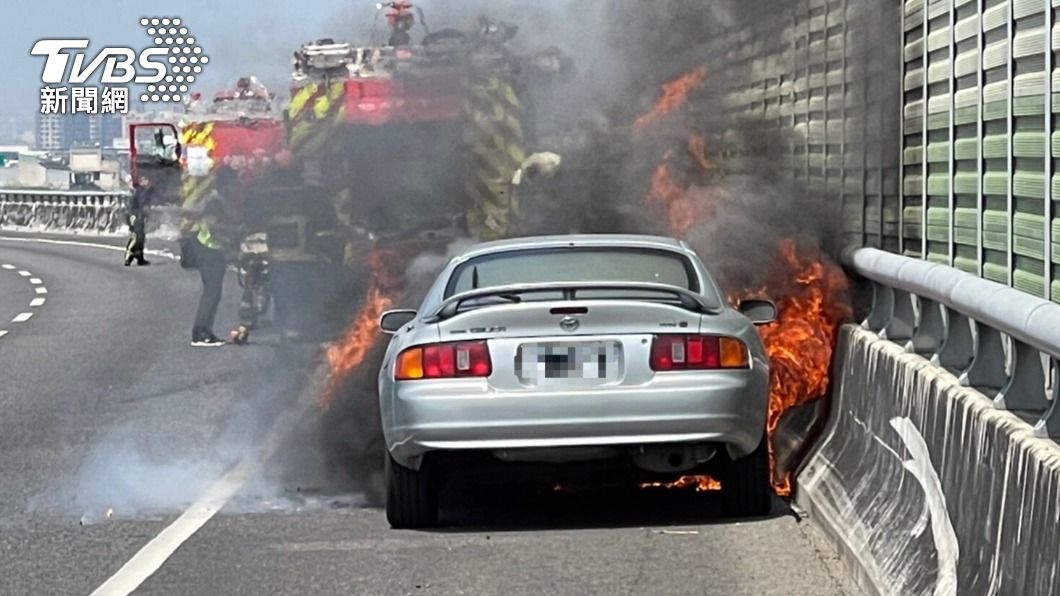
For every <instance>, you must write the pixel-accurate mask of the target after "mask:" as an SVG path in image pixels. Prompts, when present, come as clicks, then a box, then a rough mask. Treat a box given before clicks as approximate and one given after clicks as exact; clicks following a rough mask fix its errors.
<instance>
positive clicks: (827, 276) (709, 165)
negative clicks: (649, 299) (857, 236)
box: [634, 69, 849, 495]
mask: <svg viewBox="0 0 1060 596" xmlns="http://www.w3.org/2000/svg"><path fill="white" fill-rule="evenodd" d="M705 76H706V71H705V70H704V69H697V70H694V71H692V72H690V73H688V74H686V75H684V76H683V77H681V78H679V79H677V80H675V81H671V82H669V83H666V84H665V85H664V86H663V97H662V99H660V100H659V102H658V104H656V107H655V109H654V110H652V111H651V112H649V113H648V114H645V115H644V116H641V117H640V118H638V119H637V121H636V123H635V124H634V133H637V132H639V131H640V130H641V129H643V128H644V127H645V126H648V125H651V124H653V123H654V122H656V121H658V120H659V119H660V118H661V117H662V116H663V115H665V114H667V113H669V112H672V111H673V110H676V109H678V108H680V107H681V106H682V105H684V103H685V102H686V101H687V98H688V94H689V92H690V91H691V90H692V89H694V88H695V87H696V86H698V85H700V84H702V82H703V80H704V78H705ZM683 149H685V151H682V152H680V153H675V150H674V149H670V150H668V151H666V152H665V153H664V155H663V157H662V160H661V161H660V162H659V165H658V166H657V167H656V168H655V170H654V172H653V173H652V176H651V181H650V182H651V184H650V187H649V188H648V191H647V193H646V194H645V196H644V203H645V206H646V207H648V208H649V209H660V210H661V211H662V212H663V213H665V221H666V223H667V224H668V228H669V232H670V233H671V234H673V235H675V236H678V237H684V236H686V235H687V233H688V232H689V231H690V230H691V229H692V228H693V227H694V226H695V225H696V224H697V223H698V222H701V221H704V220H705V219H707V218H710V217H711V216H712V215H713V213H714V211H715V209H717V208H719V205H721V204H722V203H723V202H724V201H726V200H727V199H729V198H730V197H729V193H728V192H727V191H726V189H725V187H724V186H723V185H721V184H718V181H719V176H720V173H719V169H718V168H717V165H716V163H715V162H714V161H713V160H712V159H711V157H710V155H709V154H708V151H707V140H706V137H705V136H704V135H702V134H699V133H696V132H693V133H691V134H690V135H688V137H687V139H686V141H685V146H684V147H683ZM776 250H777V259H776V265H775V267H774V270H773V271H772V272H771V273H770V274H768V276H766V277H765V278H764V279H765V283H764V285H763V287H760V288H756V289H754V290H748V291H744V292H742V293H741V296H734V297H733V302H734V303H735V302H738V301H739V298H740V297H743V298H749V297H754V296H769V297H771V298H774V299H775V300H776V301H777V307H778V311H779V314H778V319H777V321H776V322H774V323H772V324H771V325H768V326H765V327H762V328H761V329H760V334H761V337H762V341H763V343H764V344H765V347H766V352H767V355H768V356H769V359H770V362H771V379H770V381H771V383H770V387H771V389H770V396H769V414H768V429H767V430H768V433H769V437H770V442H769V446H770V455H771V458H770V462H771V472H772V479H773V486H774V488H775V490H776V492H777V493H778V494H780V495H788V494H790V492H791V479H790V477H789V472H788V471H787V470H778V469H777V464H776V460H777V458H776V454H774V453H773V445H774V443H773V440H772V437H773V434H774V432H775V431H776V428H777V424H778V423H779V421H780V419H781V417H782V416H783V415H784V413H785V412H786V411H788V410H790V409H791V408H794V407H797V406H800V405H803V404H806V403H808V402H811V401H814V400H816V399H819V398H821V397H823V396H824V395H825V394H826V393H827V391H828V381H829V379H828V374H829V366H830V363H831V359H832V349H833V346H834V344H835V338H836V331H837V329H838V327H839V325H840V324H841V323H842V321H843V320H844V319H845V318H847V317H848V316H849V305H848V303H847V300H846V277H845V275H844V274H843V272H842V270H840V269H839V268H838V267H837V266H836V265H834V264H831V263H830V262H829V261H828V260H827V259H826V258H825V257H824V256H823V255H821V254H820V253H819V252H817V251H816V250H808V249H806V248H803V249H802V250H800V247H799V246H798V245H797V243H796V241H795V240H794V239H790V238H789V239H784V240H781V241H779V243H778V245H777V246H776ZM679 480H680V479H679ZM658 485H659V486H669V485H666V484H658ZM673 486H674V487H677V486H680V483H678V484H676V485H673Z"/></svg>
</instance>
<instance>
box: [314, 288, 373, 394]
mask: <svg viewBox="0 0 1060 596" xmlns="http://www.w3.org/2000/svg"><path fill="white" fill-rule="evenodd" d="M390 304H391V301H390V299H389V298H387V297H386V296H384V295H383V292H382V291H381V290H380V289H379V287H378V286H377V285H372V287H371V288H369V289H368V294H367V296H366V297H365V300H364V305H363V306H362V307H361V310H360V311H359V312H358V313H357V316H356V317H354V319H353V323H352V324H351V325H350V326H349V327H348V328H347V329H346V332H345V333H344V334H343V336H342V338H340V339H339V341H337V342H335V343H332V344H330V345H329V346H328V347H327V348H326V349H325V351H324V356H325V358H326V359H327V363H328V380H327V387H326V389H325V391H324V393H322V394H321V396H320V399H319V401H318V402H317V405H318V406H319V407H320V408H321V409H327V408H328V407H329V406H330V405H331V402H332V401H333V400H334V399H335V394H336V392H337V391H338V388H339V384H340V383H341V382H342V380H343V379H345V378H346V376H347V375H349V374H350V372H351V371H353V370H354V369H356V368H357V367H358V366H360V365H361V363H362V362H364V359H365V357H367V356H368V352H369V351H370V350H371V348H372V345H373V344H374V343H375V341H376V339H378V334H377V330H378V325H379V317H381V316H382V315H383V312H384V311H385V310H386V309H388V308H390Z"/></svg>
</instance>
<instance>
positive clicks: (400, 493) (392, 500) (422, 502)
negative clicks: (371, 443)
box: [386, 454, 438, 529]
mask: <svg viewBox="0 0 1060 596" xmlns="http://www.w3.org/2000/svg"><path fill="white" fill-rule="evenodd" d="M386 483H387V488H386V519H387V521H388V522H390V527H391V528H394V529H403V528H430V527H433V526H436V525H437V524H438V482H437V479H436V478H435V477H434V475H433V474H431V472H430V469H429V468H427V467H426V462H424V466H423V467H421V469H420V470H410V469H409V468H406V467H405V466H402V465H401V464H399V463H397V462H396V461H394V458H393V457H391V456H390V454H387V456H386Z"/></svg>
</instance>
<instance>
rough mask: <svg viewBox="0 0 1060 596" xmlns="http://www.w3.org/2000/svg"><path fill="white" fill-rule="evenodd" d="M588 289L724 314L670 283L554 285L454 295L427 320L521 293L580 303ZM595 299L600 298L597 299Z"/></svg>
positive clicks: (514, 286)
mask: <svg viewBox="0 0 1060 596" xmlns="http://www.w3.org/2000/svg"><path fill="white" fill-rule="evenodd" d="M586 290H635V291H642V292H659V293H663V294H670V295H671V296H675V297H676V298H677V299H678V300H679V301H680V302H681V308H684V309H685V310H690V311H693V312H699V313H705V314H718V313H719V312H721V310H722V307H721V306H720V305H716V304H711V303H710V302H709V301H708V300H707V298H706V297H704V296H702V295H700V294H697V293H695V292H693V291H692V290H689V289H687V288H682V287H678V286H671V285H667V284H656V283H648V282H610V281H609V282H580V281H573V282H552V283H544V284H510V285H506V286H493V287H489V288H479V289H476V290H469V291H467V292H462V293H460V294H456V295H454V296H450V297H449V298H447V299H446V300H445V301H444V302H442V303H441V304H440V305H438V308H436V309H435V310H434V312H432V313H431V314H430V315H429V316H427V317H426V319H425V321H426V322H428V323H437V322H439V321H444V320H446V319H449V318H452V317H454V316H456V314H457V313H459V312H460V305H461V304H463V303H464V302H467V301H468V300H475V299H478V298H488V297H490V296H501V297H507V298H509V299H511V301H512V302H520V301H521V300H520V299H519V298H518V296H519V294H524V293H528V292H557V291H559V292H563V299H564V300H577V299H578V292H581V291H586ZM594 299H599V298H598V297H594Z"/></svg>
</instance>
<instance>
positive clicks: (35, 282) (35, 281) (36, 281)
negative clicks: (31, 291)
mask: <svg viewBox="0 0 1060 596" xmlns="http://www.w3.org/2000/svg"><path fill="white" fill-rule="evenodd" d="M29 283H31V284H33V285H35V286H39V285H40V284H42V283H44V282H43V281H41V280H40V278H39V277H31V278H30V279H29Z"/></svg>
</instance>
